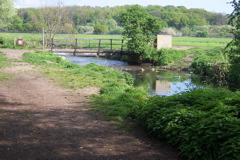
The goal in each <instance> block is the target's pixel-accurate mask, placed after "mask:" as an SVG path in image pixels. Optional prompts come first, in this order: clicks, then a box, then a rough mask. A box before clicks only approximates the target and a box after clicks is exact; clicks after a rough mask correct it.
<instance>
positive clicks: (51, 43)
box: [51, 38, 54, 52]
mask: <svg viewBox="0 0 240 160" xmlns="http://www.w3.org/2000/svg"><path fill="white" fill-rule="evenodd" d="M53 46H54V44H53V38H51V52H52V51H53Z"/></svg>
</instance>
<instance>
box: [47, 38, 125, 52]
mask: <svg viewBox="0 0 240 160" xmlns="http://www.w3.org/2000/svg"><path fill="white" fill-rule="evenodd" d="M126 42H127V40H126V39H78V38H51V42H50V43H51V44H50V45H51V51H52V52H58V53H59V52H61V53H73V55H74V56H88V57H90V56H112V55H126V50H125V43H126Z"/></svg>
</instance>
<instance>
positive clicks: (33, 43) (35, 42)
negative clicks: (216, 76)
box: [0, 33, 231, 48]
mask: <svg viewBox="0 0 240 160" xmlns="http://www.w3.org/2000/svg"><path fill="white" fill-rule="evenodd" d="M1 37H2V38H4V39H7V40H8V45H7V46H9V47H7V48H11V47H13V42H14V39H17V38H19V37H21V38H23V40H24V42H25V45H26V47H25V48H27V47H29V48H41V42H42V34H30V33H0V38H1ZM55 37H56V38H79V39H122V38H123V37H122V36H121V35H88V34H58V35H56V36H55ZM230 41H231V39H229V38H197V37H173V46H191V47H198V48H199V47H200V48H212V47H223V48H224V47H225V46H226V45H227V43H229V42H230Z"/></svg>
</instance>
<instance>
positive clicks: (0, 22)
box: [0, 0, 16, 28]
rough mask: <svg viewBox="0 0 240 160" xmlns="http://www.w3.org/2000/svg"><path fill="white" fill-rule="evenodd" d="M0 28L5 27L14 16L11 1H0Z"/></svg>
mask: <svg viewBox="0 0 240 160" xmlns="http://www.w3.org/2000/svg"><path fill="white" fill-rule="evenodd" d="M0 13H1V14H0V28H3V27H7V26H8V24H9V23H10V22H11V21H12V17H13V16H14V15H15V14H16V12H15V9H14V5H13V0H0Z"/></svg>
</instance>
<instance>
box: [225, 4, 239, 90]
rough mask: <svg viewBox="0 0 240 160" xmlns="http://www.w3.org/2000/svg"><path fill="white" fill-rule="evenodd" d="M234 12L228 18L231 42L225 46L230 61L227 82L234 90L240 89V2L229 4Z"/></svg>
mask: <svg viewBox="0 0 240 160" xmlns="http://www.w3.org/2000/svg"><path fill="white" fill-rule="evenodd" d="M231 4H232V6H233V8H234V10H233V12H232V14H231V15H230V16H229V18H230V19H229V24H230V25H232V26H233V29H232V33H233V35H234V38H233V40H232V41H231V42H230V43H229V44H228V46H227V50H226V51H227V53H228V56H229V60H230V64H231V66H230V70H229V81H230V82H231V83H232V84H234V85H235V86H234V87H235V88H240V52H239V50H240V1H239V0H238V1H237V0H233V1H232V2H231Z"/></svg>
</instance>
